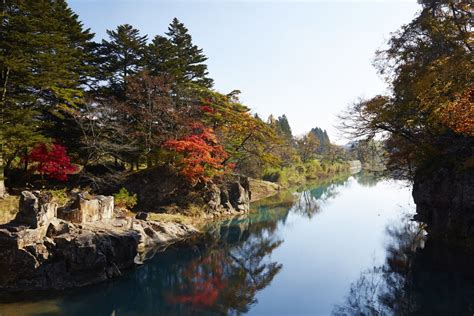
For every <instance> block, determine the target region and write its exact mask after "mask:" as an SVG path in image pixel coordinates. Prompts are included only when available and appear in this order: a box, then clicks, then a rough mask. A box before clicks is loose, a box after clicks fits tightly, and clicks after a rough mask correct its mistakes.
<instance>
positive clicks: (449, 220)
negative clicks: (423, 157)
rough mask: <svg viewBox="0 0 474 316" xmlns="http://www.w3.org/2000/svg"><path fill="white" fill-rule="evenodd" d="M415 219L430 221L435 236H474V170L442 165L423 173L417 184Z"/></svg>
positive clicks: (449, 237) (443, 237) (461, 237)
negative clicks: (460, 169) (443, 166)
mask: <svg viewBox="0 0 474 316" xmlns="http://www.w3.org/2000/svg"><path fill="white" fill-rule="evenodd" d="M413 198H414V201H415V203H416V211H417V215H416V217H415V219H417V220H419V221H422V222H424V223H426V224H427V231H428V233H429V235H430V237H431V238H435V239H446V240H463V239H466V238H472V237H474V169H472V168H471V169H467V170H462V171H458V170H454V169H453V168H441V169H439V170H437V171H436V172H432V173H430V174H419V175H417V176H416V177H415V180H414V184H413Z"/></svg>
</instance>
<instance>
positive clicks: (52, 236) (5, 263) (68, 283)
mask: <svg viewBox="0 0 474 316" xmlns="http://www.w3.org/2000/svg"><path fill="white" fill-rule="evenodd" d="M73 205H74V207H73V208H72V209H71V210H69V211H68V212H66V210H63V211H62V212H58V205H57V204H56V203H54V202H52V201H51V196H50V195H48V194H41V193H40V192H28V191H24V192H22V195H21V199H20V209H19V212H18V214H17V216H16V218H15V219H14V220H13V221H12V222H10V223H8V224H5V225H1V226H0V249H1V256H0V271H2V273H0V291H1V292H2V293H12V292H13V293H14V292H17V291H24V290H45V289H65V288H71V287H78V286H84V285H88V284H93V283H97V282H101V281H104V280H107V279H110V278H112V277H115V276H118V275H121V273H122V271H123V270H124V269H127V268H131V267H133V266H134V265H136V264H139V263H141V262H142V261H143V260H144V259H146V258H147V255H148V253H149V251H151V250H154V249H156V248H157V247H165V246H167V245H169V244H171V243H174V242H177V241H180V240H182V239H185V238H187V237H190V236H193V235H195V234H196V233H197V230H196V229H194V228H193V227H191V226H187V225H183V224H177V223H160V222H153V221H143V220H139V219H133V218H113V216H112V214H113V199H112V198H110V197H102V196H98V197H88V198H85V197H84V196H83V195H79V196H78V198H77V200H76V203H73ZM64 213H67V216H70V217H67V216H66V217H67V218H70V219H72V221H73V222H71V221H67V220H65V219H64V218H63V219H61V218H59V217H60V216H61V215H64ZM72 214H74V215H72Z"/></svg>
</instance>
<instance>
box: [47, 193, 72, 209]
mask: <svg viewBox="0 0 474 316" xmlns="http://www.w3.org/2000/svg"><path fill="white" fill-rule="evenodd" d="M49 192H50V193H51V195H52V198H53V199H52V200H53V202H56V203H58V204H59V206H60V207H61V206H64V205H66V204H67V202H69V197H68V196H67V193H66V189H60V190H50V191H49Z"/></svg>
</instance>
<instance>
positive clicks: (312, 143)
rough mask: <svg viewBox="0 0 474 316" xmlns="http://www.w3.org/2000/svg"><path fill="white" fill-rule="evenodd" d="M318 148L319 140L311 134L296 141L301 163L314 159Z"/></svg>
mask: <svg viewBox="0 0 474 316" xmlns="http://www.w3.org/2000/svg"><path fill="white" fill-rule="evenodd" d="M319 146H320V142H319V139H318V138H317V137H316V136H315V135H314V133H312V132H309V133H308V134H306V135H304V136H303V137H301V138H297V139H296V148H297V151H298V153H299V155H300V158H301V161H302V162H308V161H310V160H313V159H315V157H316V153H317V151H318V148H319Z"/></svg>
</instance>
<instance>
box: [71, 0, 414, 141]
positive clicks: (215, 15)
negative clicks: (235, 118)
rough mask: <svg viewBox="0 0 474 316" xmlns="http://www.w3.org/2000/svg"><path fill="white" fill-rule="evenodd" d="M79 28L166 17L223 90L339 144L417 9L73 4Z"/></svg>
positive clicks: (150, 29) (350, 4)
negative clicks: (344, 118) (379, 60)
mask: <svg viewBox="0 0 474 316" xmlns="http://www.w3.org/2000/svg"><path fill="white" fill-rule="evenodd" d="M69 5H70V6H71V8H72V9H73V10H74V11H75V12H76V13H77V14H79V17H80V19H81V20H82V21H83V23H84V25H85V26H86V27H88V28H91V30H92V31H93V32H94V33H96V37H97V39H102V38H103V37H104V36H105V30H106V29H113V28H115V27H116V26H117V25H119V24H124V23H129V24H132V25H133V26H135V27H136V28H138V29H140V30H141V31H142V33H143V34H148V35H149V37H150V38H151V37H153V36H154V35H156V34H163V33H164V32H165V31H166V30H167V26H168V24H169V22H170V21H171V20H172V18H173V17H177V18H178V19H179V20H181V21H182V22H183V23H184V24H185V25H186V27H187V28H188V29H189V30H190V33H191V35H192V36H193V40H194V42H195V43H196V44H197V45H198V46H200V47H201V48H203V49H204V53H205V54H206V55H207V56H208V57H209V60H208V61H207V64H208V66H209V72H210V76H211V77H212V78H213V79H214V80H215V88H216V89H217V90H218V91H220V92H223V93H227V92H230V91H231V90H234V89H239V90H241V91H242V95H241V100H242V101H243V103H245V104H246V105H248V106H249V107H251V108H252V110H253V111H254V112H257V113H258V114H259V115H260V116H261V117H267V116H268V115H270V114H273V115H275V116H279V115H282V114H286V115H287V117H288V119H289V121H290V125H291V127H292V129H293V132H294V134H302V133H304V132H307V131H309V130H310V129H311V128H312V127H315V126H319V127H322V128H323V129H327V130H328V133H329V136H330V137H331V140H332V141H335V142H338V143H341V142H343V141H342V140H338V139H337V138H338V137H337V131H336V129H335V128H334V125H336V124H337V119H336V115H337V114H338V113H339V112H340V111H341V110H343V109H344V108H345V107H346V106H347V105H348V104H350V103H351V102H353V101H355V100H357V99H358V98H359V97H370V96H373V95H375V94H379V93H383V92H384V91H386V84H385V83H384V81H383V79H382V78H380V77H379V76H378V75H377V73H376V70H375V69H374V67H373V66H372V62H373V58H374V53H375V50H376V49H378V48H381V47H383V45H384V43H385V42H386V40H387V39H388V38H389V36H390V33H391V32H393V31H396V30H397V29H398V28H399V27H400V26H401V25H403V24H405V23H408V22H409V21H410V20H411V19H412V18H413V17H414V15H415V13H416V12H417V10H418V9H419V6H418V5H417V3H416V1H415V0H412V1H408V0H398V1H384V0H378V1H376V0H372V1H355V0H352V1H349V0H348V1H337V0H332V1H330V0H328V1H311V0H306V1H290V0H287V1H277V0H275V1H270V0H260V1H257V0H256V1H251V0H239V1H237V0H234V1H226V0H214V1H199V0H181V1H179V0H174V1H161V0H70V1H69Z"/></svg>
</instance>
